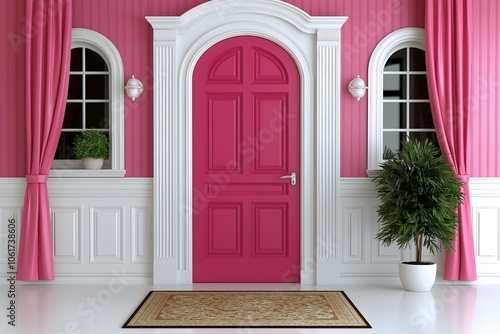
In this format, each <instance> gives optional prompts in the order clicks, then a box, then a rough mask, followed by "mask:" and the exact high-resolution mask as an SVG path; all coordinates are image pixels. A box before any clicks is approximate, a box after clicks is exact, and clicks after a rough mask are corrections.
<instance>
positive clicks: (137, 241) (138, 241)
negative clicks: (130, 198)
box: [130, 207, 152, 263]
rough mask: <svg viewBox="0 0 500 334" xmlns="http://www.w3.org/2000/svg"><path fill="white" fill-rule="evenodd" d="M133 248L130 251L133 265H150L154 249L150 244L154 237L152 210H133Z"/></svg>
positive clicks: (141, 208) (134, 208)
mask: <svg viewBox="0 0 500 334" xmlns="http://www.w3.org/2000/svg"><path fill="white" fill-rule="evenodd" d="M131 222H132V240H131V242H132V247H131V249H130V251H131V252H132V254H131V262H132V263H149V262H150V261H151V253H152V247H151V243H149V242H148V240H150V238H151V236H152V226H151V222H152V218H151V208H148V207H133V208H132V217H131Z"/></svg>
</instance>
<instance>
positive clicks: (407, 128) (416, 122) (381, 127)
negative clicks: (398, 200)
mask: <svg viewBox="0 0 500 334" xmlns="http://www.w3.org/2000/svg"><path fill="white" fill-rule="evenodd" d="M424 38H425V34H424V30H423V29H420V28H404V29H400V30H397V31H395V32H393V33H391V34H389V35H388V36H386V37H385V38H384V39H383V40H382V41H381V42H380V43H379V44H378V45H377V47H376V48H375V50H374V51H373V54H372V57H371V59H370V64H369V69H368V72H369V81H368V86H369V87H370V94H369V100H368V171H367V174H368V176H374V173H372V172H373V171H375V170H377V169H378V165H379V164H380V163H381V162H382V161H383V160H384V155H385V154H386V153H387V152H388V151H392V152H395V151H397V150H399V149H400V145H401V141H404V140H407V139H408V138H418V139H420V140H422V141H423V140H425V139H426V138H427V139H429V140H431V141H433V142H435V143H436V144H437V136H436V131H435V129H434V123H433V121H432V113H431V107H430V101H429V92H428V88H427V74H426V69H425V39H424Z"/></svg>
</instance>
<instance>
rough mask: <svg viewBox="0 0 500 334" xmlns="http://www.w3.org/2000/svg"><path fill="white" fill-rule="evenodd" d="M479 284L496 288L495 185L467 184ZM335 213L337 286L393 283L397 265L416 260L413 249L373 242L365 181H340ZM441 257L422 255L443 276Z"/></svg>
mask: <svg viewBox="0 0 500 334" xmlns="http://www.w3.org/2000/svg"><path fill="white" fill-rule="evenodd" d="M470 190H471V206H472V218H473V230H474V244H475V252H476V265H477V273H478V281H480V282H481V281H488V282H489V281H492V279H493V281H494V282H498V283H500V179H499V178H472V179H471V181H470ZM339 192H340V198H339V203H340V204H339V207H340V210H342V211H341V215H340V216H341V222H340V228H341V230H342V231H341V235H342V240H341V242H340V247H338V249H339V250H340V251H341V252H342V256H341V257H342V263H341V264H340V265H339V266H338V270H339V271H340V273H339V276H340V280H339V282H340V283H352V282H356V283H370V282H374V281H377V280H379V281H380V280H382V281H384V280H387V279H396V280H397V276H398V273H397V264H398V263H399V262H401V261H411V260H414V259H415V255H414V253H413V249H407V250H399V249H398V247H397V246H396V245H392V246H389V247H386V246H383V245H382V244H381V242H379V241H377V240H375V235H376V234H377V231H378V229H379V223H378V215H377V207H378V203H379V202H378V199H377V197H376V192H375V188H374V184H373V183H372V182H371V179H370V178H341V179H340V190H339ZM444 258H445V256H444V253H440V254H435V255H432V254H430V253H429V252H428V251H427V250H425V251H424V260H426V261H434V262H437V263H438V277H439V276H442V273H443V264H444Z"/></svg>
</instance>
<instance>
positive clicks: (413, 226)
mask: <svg viewBox="0 0 500 334" xmlns="http://www.w3.org/2000/svg"><path fill="white" fill-rule="evenodd" d="M380 168H381V170H380V172H379V174H378V175H377V176H376V177H375V178H374V179H373V182H374V183H375V185H376V191H377V197H378V198H379V199H380V206H379V208H378V210H377V213H378V216H379V222H381V227H380V230H379V231H378V233H377V235H376V239H377V240H380V241H382V244H383V245H385V246H388V245H391V244H392V243H394V242H395V243H396V244H397V245H398V247H399V248H400V249H401V248H406V247H408V246H410V245H411V244H414V245H415V251H416V263H422V248H423V247H426V248H427V249H428V250H429V251H430V252H431V253H432V254H434V253H435V252H436V251H438V250H441V246H442V247H443V248H444V249H446V250H452V249H453V247H452V245H451V242H452V241H453V240H454V238H455V230H456V225H457V222H458V217H457V207H458V205H459V204H460V203H462V201H463V194H462V191H461V187H462V182H461V181H460V180H458V179H457V178H456V177H455V176H454V174H453V171H452V169H451V165H450V164H448V163H447V162H446V161H445V158H444V156H442V155H441V153H440V150H439V149H438V148H437V147H436V146H435V145H434V144H433V143H432V142H430V141H428V140H426V141H425V142H424V143H421V142H419V141H418V140H416V139H413V140H409V141H406V142H402V149H401V150H400V151H399V152H396V153H395V154H394V155H393V156H392V157H391V158H389V159H388V160H386V161H384V162H383V163H381V164H380ZM439 242H441V244H439Z"/></svg>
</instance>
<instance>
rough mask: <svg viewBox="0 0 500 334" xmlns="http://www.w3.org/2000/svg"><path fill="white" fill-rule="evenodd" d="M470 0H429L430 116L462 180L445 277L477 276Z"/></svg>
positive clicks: (428, 68)
mask: <svg viewBox="0 0 500 334" xmlns="http://www.w3.org/2000/svg"><path fill="white" fill-rule="evenodd" d="M471 1H472V0H426V3H425V5H426V8H425V15H426V17H425V31H426V32H425V37H426V42H425V46H426V52H425V53H426V63H427V80H428V85H429V95H430V101H431V107H432V116H433V119H434V125H435V127H436V132H437V135H438V140H439V145H440V146H441V151H442V152H443V154H445V155H447V156H448V158H449V160H450V162H451V163H452V164H453V166H454V167H453V168H454V172H455V175H456V176H457V177H458V178H460V179H461V180H462V181H463V182H464V188H463V193H464V197H465V199H464V203H463V205H461V206H460V207H459V210H458V211H459V212H458V213H459V217H460V218H459V220H460V221H459V224H458V228H457V237H456V238H455V241H454V243H453V248H454V251H452V252H448V253H447V254H446V263H445V270H444V279H446V280H463V281H470V280H475V279H476V263H475V258H474V243H473V235H472V217H471V206H470V195H469V164H468V144H469V138H468V130H469V98H470V68H471V56H470V55H471V53H470V45H471V44H470V42H471V37H470V27H471V17H472V13H471Z"/></svg>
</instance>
